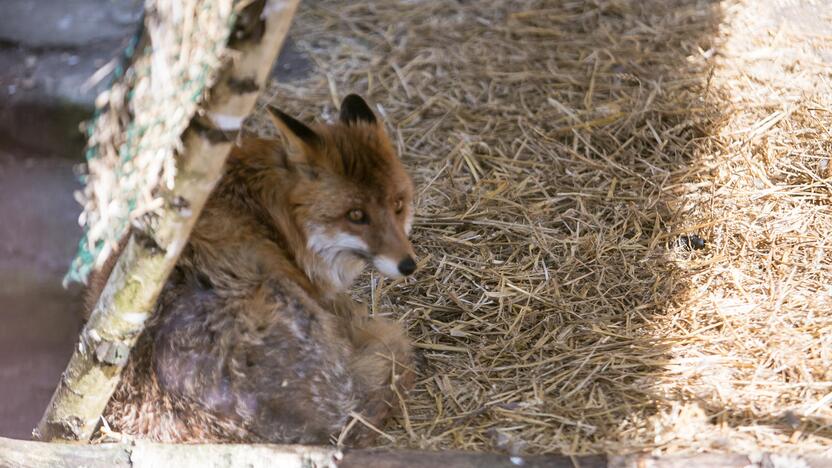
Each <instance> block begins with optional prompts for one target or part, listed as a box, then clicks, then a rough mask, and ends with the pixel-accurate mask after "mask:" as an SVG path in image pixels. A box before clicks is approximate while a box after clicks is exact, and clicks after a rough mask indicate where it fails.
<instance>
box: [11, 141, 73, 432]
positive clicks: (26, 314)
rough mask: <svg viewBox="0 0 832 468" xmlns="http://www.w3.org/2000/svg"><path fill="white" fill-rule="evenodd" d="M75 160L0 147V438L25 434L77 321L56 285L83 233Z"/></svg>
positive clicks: (62, 363)
mask: <svg viewBox="0 0 832 468" xmlns="http://www.w3.org/2000/svg"><path fill="white" fill-rule="evenodd" d="M72 166H73V164H72V162H70V161H67V160H66V159H63V158H54V157H43V156H37V157H25V155H22V154H17V155H16V157H11V156H10V155H9V154H6V153H2V152H0V220H2V221H0V320H2V326H0V436H7V437H19V438H28V437H29V434H30V431H31V429H32V428H33V427H34V425H35V424H36V423H37V421H38V420H39V418H40V416H41V414H42V412H43V409H44V408H45V407H46V404H47V403H48V402H49V398H50V397H51V395H52V391H53V390H54V389H55V385H56V384H57V382H58V379H59V378H60V375H61V372H62V371H63V369H64V367H65V366H66V363H67V361H68V359H69V356H70V354H71V351H72V346H73V344H74V343H75V340H76V338H77V335H78V331H79V329H80V328H79V327H80V313H79V312H80V301H79V293H78V288H73V289H72V290H69V291H68V290H65V289H63V288H62V287H61V278H62V277H63V274H64V272H65V271H66V267H67V265H68V262H69V259H70V258H71V257H72V255H74V252H75V246H76V245H77V242H78V239H79V238H80V234H81V232H80V228H79V227H78V224H77V219H78V214H79V213H80V206H79V205H78V204H77V203H76V202H75V201H74V200H73V197H72V192H73V191H74V190H76V189H77V188H79V184H78V182H77V181H76V180H75V176H74V174H73V172H72Z"/></svg>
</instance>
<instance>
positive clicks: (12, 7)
mask: <svg viewBox="0 0 832 468" xmlns="http://www.w3.org/2000/svg"><path fill="white" fill-rule="evenodd" d="M143 4H144V2H141V1H138V0H3V14H2V15H0V41H3V42H6V43H13V44H16V45H22V46H24V47H27V48H31V49H47V48H49V49H61V50H64V49H70V48H78V47H84V46H97V45H100V44H102V43H106V42H113V41H119V40H121V39H122V38H124V37H126V36H128V35H130V34H131V33H132V32H133V31H135V28H136V25H137V24H138V21H139V18H140V16H141V12H142V7H143Z"/></svg>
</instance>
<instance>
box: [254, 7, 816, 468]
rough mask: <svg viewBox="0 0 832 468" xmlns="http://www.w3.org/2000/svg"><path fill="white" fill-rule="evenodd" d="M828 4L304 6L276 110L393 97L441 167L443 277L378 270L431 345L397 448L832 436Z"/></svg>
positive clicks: (414, 330)
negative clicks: (391, 277) (295, 72)
mask: <svg viewBox="0 0 832 468" xmlns="http://www.w3.org/2000/svg"><path fill="white" fill-rule="evenodd" d="M829 11H830V10H829V8H828V6H827V7H824V6H823V2H791V1H775V0H772V1H758V2H747V3H746V2H741V1H726V2H721V3H720V2H710V1H704V0H673V1H667V0H615V1H612V0H611V1H600V0H598V1H566V0H563V1H533V0H518V1H507V0H506V1H493V2H472V1H463V0H455V1H441V2H440V1H419V0H410V1H405V0H401V1H383V0H371V1H362V2H349V3H347V2H338V1H334V0H333V1H309V2H305V4H304V5H303V6H302V7H301V10H300V11H299V14H298V16H297V17H296V19H295V25H294V26H293V30H292V35H293V37H294V39H295V40H296V41H297V43H298V45H299V47H300V48H302V49H303V50H304V51H305V52H306V53H308V54H309V55H310V56H311V57H312V58H313V60H314V61H315V63H316V65H317V67H316V71H315V73H314V74H313V76H312V77H310V78H308V79H305V80H303V81H296V82H292V83H288V84H274V85H273V86H271V88H270V89H269V92H267V93H266V95H265V96H264V98H263V100H262V102H261V105H264V104H266V103H267V102H272V103H275V104H278V105H279V106H281V107H283V108H284V109H286V110H287V111H289V112H291V113H293V114H298V115H300V116H301V117H303V118H304V119H307V120H313V119H320V120H327V119H330V118H332V116H333V115H336V111H335V107H334V106H335V103H337V102H338V101H339V100H340V98H341V97H343V96H344V95H346V94H347V93H349V92H360V93H362V94H365V95H367V96H368V97H369V98H371V99H372V100H373V101H374V102H376V103H377V104H378V107H379V111H380V112H381V113H383V114H384V116H385V117H386V119H387V122H388V124H389V126H388V128H389V131H390V133H391V135H392V137H393V139H394V141H395V142H396V143H397V145H398V149H399V151H400V152H401V154H402V155H403V158H404V160H405V162H406V163H407V165H408V167H409V168H410V169H411V173H412V174H413V175H414V178H415V180H416V183H417V186H418V187H419V191H418V200H417V203H418V211H417V212H418V216H417V220H416V227H415V229H414V235H413V240H414V243H415V245H416V246H417V249H418V252H419V253H420V255H421V270H420V272H419V273H418V274H417V275H416V277H415V278H414V279H408V280H406V281H399V282H390V281H385V280H382V279H380V278H379V277H378V276H377V275H370V276H367V277H366V278H365V280H363V281H362V283H361V284H360V285H359V290H358V291H357V292H356V294H357V295H358V296H359V297H361V298H363V299H364V300H365V301H367V302H368V303H369V304H370V305H371V309H372V311H373V313H375V314H378V315H386V316H392V317H395V318H396V319H398V320H401V321H402V322H403V323H405V324H406V325H407V327H408V330H409V333H410V335H411V336H412V338H413V339H414V341H415V342H416V343H417V346H418V348H420V350H421V352H422V353H423V356H424V358H425V365H424V366H423V367H422V368H421V369H420V372H421V379H420V381H419V383H418V384H417V386H416V388H415V389H414V391H413V392H412V393H411V394H410V396H409V397H408V398H407V400H406V402H405V404H404V405H403V408H404V409H403V411H402V414H401V416H399V417H398V418H397V419H395V420H394V421H391V422H390V424H388V425H387V427H385V428H383V429H384V433H385V435H386V437H382V438H381V442H380V443H381V444H382V445H387V446H395V447H420V448H432V449H438V448H455V449H467V450H504V451H507V452H510V453H541V452H556V451H557V452H566V453H576V454H577V453H588V452H604V451H606V452H615V453H621V452H630V451H635V450H653V451H656V452H681V451H693V450H696V451H702V450H704V451H713V450H736V451H752V450H757V449H764V450H775V451H786V452H789V451H801V452H817V451H820V452H823V451H826V452H827V453H828V451H829V449H830V447H832V426H830V424H832V409H830V402H832V393H831V392H832V333H831V332H832V312H830V306H831V305H832V304H830V303H831V302H832V301H831V300H830V295H832V286H831V285H832V262H830V254H829V249H830V248H832V244H830V241H831V240H832V208H830V188H832V185H830V181H832V167H830V164H829V152H830V147H832V143H830V141H832V139H830V137H831V136H832V135H831V134H830V132H832V96H830V89H832V88H830V86H829V85H830V83H829V80H830V76H832V67H830V57H832V44H830V39H831V38H830V36H829V31H832V28H830V27H829V25H830V23H832V18H830V16H829ZM801 15H802V16H801ZM824 15H826V16H824ZM807 18H811V19H812V24H808V23H807V22H805V21H804V20H806V19H807ZM250 128H252V129H254V130H256V131H259V132H261V133H269V132H270V130H269V128H268V125H267V124H266V123H265V120H264V119H263V116H262V115H259V114H258V115H256V116H254V117H253V118H252V119H251V122H250ZM694 235H696V236H698V238H696V237H692V236H694ZM680 236H689V237H680ZM698 239H703V240H704V241H705V242H704V248H699V247H703V245H702V243H701V242H699V241H698Z"/></svg>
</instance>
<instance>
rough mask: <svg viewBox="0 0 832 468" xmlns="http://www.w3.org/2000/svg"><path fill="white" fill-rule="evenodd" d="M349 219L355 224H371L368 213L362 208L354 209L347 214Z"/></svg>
mask: <svg viewBox="0 0 832 468" xmlns="http://www.w3.org/2000/svg"><path fill="white" fill-rule="evenodd" d="M347 219H349V220H350V221H351V222H353V223H355V224H367V223H368V222H369V220H368V219H367V213H365V212H364V210H362V209H360V208H353V209H351V210H350V211H349V212H347Z"/></svg>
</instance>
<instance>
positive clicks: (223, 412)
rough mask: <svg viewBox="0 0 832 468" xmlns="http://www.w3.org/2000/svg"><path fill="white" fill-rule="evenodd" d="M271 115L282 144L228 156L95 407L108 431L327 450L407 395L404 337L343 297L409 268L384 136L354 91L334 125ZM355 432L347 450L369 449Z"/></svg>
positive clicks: (400, 196) (248, 146)
mask: <svg viewBox="0 0 832 468" xmlns="http://www.w3.org/2000/svg"><path fill="white" fill-rule="evenodd" d="M270 112H271V115H272V117H273V121H274V123H275V125H276V126H277V127H278V129H279V130H280V132H281V134H282V135H283V137H284V138H283V141H282V142H281V141H278V140H265V139H245V140H244V141H243V142H242V144H241V145H240V146H239V147H237V148H235V149H234V150H232V153H231V155H230V156H229V160H228V162H227V164H226V168H225V172H224V175H223V177H222V178H221V180H220V181H219V182H218V184H217V186H216V187H215V189H214V191H213V192H212V194H211V196H210V198H209V200H208V202H207V204H206V206H205V208H204V210H203V212H202V214H201V215H200V218H199V220H198V221H197V224H196V226H195V227H194V230H193V232H192V234H191V237H190V241H189V244H188V245H187V246H186V247H185V249H184V251H183V253H182V255H181V257H180V259H179V261H178V263H177V266H176V268H175V270H174V272H173V273H172V274H171V276H170V278H169V279H168V281H167V283H166V285H165V287H164V289H163V292H162V294H161V295H160V298H159V301H158V305H157V311H156V314H155V315H154V318H153V319H152V320H151V321H150V323H149V325H148V327H147V329H146V330H145V332H144V333H143V334H142V336H141V337H140V338H139V341H138V343H137V345H136V347H135V348H134V349H133V351H132V352H131V355H130V358H129V361H128V364H127V367H126V368H125V370H124V373H123V376H122V380H121V383H120V384H119V386H118V388H117V389H116V392H115V394H114V395H113V398H112V400H111V401H110V403H109V405H108V407H107V409H106V411H105V418H106V419H107V421H108V422H109V423H110V425H111V427H112V429H113V430H115V431H118V432H121V433H123V434H126V435H130V436H135V437H143V438H149V439H153V440H158V441H166V442H212V441H213V442H218V441H222V442H273V443H305V444H323V443H328V442H330V441H332V440H333V437H335V436H337V435H338V434H339V432H340V431H341V430H342V428H343V427H344V425H345V423H347V422H348V420H349V418H350V415H351V414H354V413H358V414H361V415H362V419H364V420H365V421H367V422H369V423H370V424H373V425H376V426H378V425H380V424H381V423H383V421H384V419H385V418H386V417H387V416H388V414H389V413H390V411H391V409H392V408H394V406H395V405H396V404H397V399H396V398H397V397H398V395H401V394H404V393H405V392H406V390H408V389H409V387H410V386H411V385H412V383H413V379H414V375H413V371H412V366H411V364H412V359H413V354H412V350H411V346H410V343H409V341H408V339H407V337H406V334H405V333H404V331H403V330H402V328H401V327H400V326H399V324H398V323H396V322H393V321H389V320H384V319H379V318H369V317H368V316H367V313H366V310H365V309H364V308H363V307H362V306H361V305H360V304H358V303H356V302H354V301H353V300H352V299H350V297H349V295H348V294H347V293H346V290H347V288H349V286H350V285H351V284H352V282H353V280H354V279H355V278H356V276H357V275H358V274H360V273H361V271H362V269H363V268H364V267H365V265H366V264H368V263H369V264H372V265H374V266H375V268H376V269H378V270H379V271H380V272H381V273H382V274H384V275H386V276H390V277H400V276H403V275H409V274H411V273H413V271H414V270H415V269H416V263H415V260H414V256H413V250H412V247H411V245H410V242H409V241H408V234H409V232H410V226H411V223H412V219H413V208H412V197H413V185H412V182H411V180H410V178H409V176H408V175H407V173H406V172H405V170H404V167H403V165H402V164H401V162H400V161H399V159H398V157H397V156H396V154H395V152H394V150H393V148H392V146H391V144H390V142H389V139H388V137H387V135H386V132H385V130H384V128H383V125H382V124H381V123H380V122H379V120H378V119H377V118H376V116H375V114H374V113H373V112H372V110H371V109H370V108H369V107H368V106H367V104H366V103H365V101H364V100H363V99H362V98H360V97H358V96H356V95H350V96H348V97H347V98H345V99H344V101H343V103H342V106H341V114H340V118H339V121H338V122H337V123H334V124H331V125H317V126H307V125H305V124H303V123H301V122H299V121H297V120H295V119H293V118H292V117H289V116H288V115H286V114H284V113H283V112H281V111H279V110H277V109H270ZM114 261H115V257H113V258H112V259H111V261H110V262H108V265H106V266H105V267H104V268H103V269H102V270H101V271H100V272H98V273H96V274H95V276H94V277H93V278H92V279H91V286H90V288H89V291H88V297H89V299H90V300H89V301H88V308H89V309H88V310H91V307H90V306H91V305H92V304H94V302H95V300H96V299H97V297H98V295H99V294H100V292H101V290H102V289H103V286H104V283H105V282H106V279H107V276H108V275H109V270H110V269H111V268H112V264H113V263H114ZM397 394H398V395H397ZM354 429H355V430H352V431H350V433H349V435H348V437H347V440H348V443H350V444H353V445H365V444H366V443H368V442H369V441H370V440H371V439H372V434H373V432H372V431H370V430H368V429H367V428H365V427H364V426H363V424H356V425H355V426H354Z"/></svg>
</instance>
